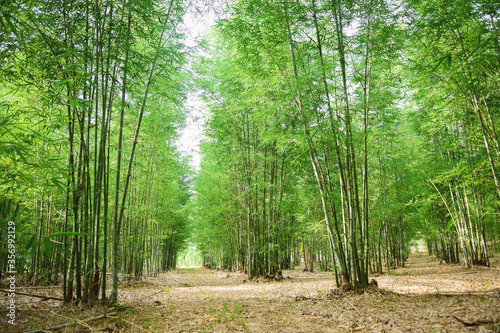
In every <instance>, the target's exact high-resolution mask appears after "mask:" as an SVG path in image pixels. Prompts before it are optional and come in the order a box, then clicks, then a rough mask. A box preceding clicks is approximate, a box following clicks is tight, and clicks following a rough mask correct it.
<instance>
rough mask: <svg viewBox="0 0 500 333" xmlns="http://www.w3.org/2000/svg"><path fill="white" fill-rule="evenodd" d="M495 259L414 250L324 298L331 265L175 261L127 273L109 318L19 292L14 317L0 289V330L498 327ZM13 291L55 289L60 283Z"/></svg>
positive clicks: (498, 266)
mask: <svg viewBox="0 0 500 333" xmlns="http://www.w3.org/2000/svg"><path fill="white" fill-rule="evenodd" d="M496 258H497V259H496V260H495V259H493V260H492V267H491V268H474V269H469V270H467V269H465V268H464V267H463V266H462V265H453V264H440V263H439V261H438V260H437V259H436V258H435V257H430V256H428V255H427V254H425V253H422V252H417V253H413V254H412V255H411V256H410V259H409V261H408V262H407V265H406V267H405V268H398V269H395V270H391V271H390V272H389V273H386V274H384V275H382V276H379V277H376V278H375V279H376V280H377V281H378V286H379V288H378V289H376V288H370V289H367V290H365V292H364V293H352V292H351V293H348V294H346V295H343V296H338V297H334V298H332V299H329V298H327V296H326V295H327V293H328V291H329V290H330V289H332V288H334V285H335V282H334V279H333V278H332V273H331V272H317V273H309V272H302V269H301V268H299V267H297V269H295V270H289V271H284V272H283V275H284V276H285V277H289V279H288V278H286V279H285V281H283V282H274V281H273V282H265V281H264V279H259V280H252V281H251V282H248V281H246V276H245V275H244V274H243V273H238V272H229V273H228V272H220V271H210V270H206V269H203V268H185V269H177V270H175V271H173V272H169V273H166V274H162V275H161V276H159V277H146V278H144V279H143V280H141V281H137V282H124V283H123V284H122V285H121V286H120V288H119V290H118V292H119V301H120V304H121V307H120V308H119V309H115V310H111V311H112V312H115V314H113V315H110V316H108V317H107V318H102V319H96V320H91V321H87V320H88V319H89V318H94V317H96V316H99V315H102V314H104V313H106V309H105V308H104V307H101V306H94V307H92V308H90V309H89V308H83V307H80V306H62V305H61V302H60V301H56V300H43V299H39V298H32V297H28V296H22V295H17V296H16V303H17V305H18V309H17V312H16V324H17V325H16V326H15V327H12V326H11V325H8V324H7V323H6V318H7V317H6V314H7V311H6V306H7V305H6V304H7V300H8V299H7V297H6V296H5V295H4V294H0V307H1V308H0V330H2V332H27V331H33V330H37V329H44V328H45V329H46V328H49V327H52V326H56V325H61V324H65V323H71V322H78V323H79V325H77V326H76V327H70V328H64V329H61V330H60V331H59V332H297V333H298V332H500V257H499V256H497V257H496ZM17 291H22V292H28V293H34V294H44V295H53V296H58V297H61V296H60V294H61V290H60V288H53V287H52V288H45V289H43V288H39V289H35V288H33V287H31V288H22V287H18V288H17Z"/></svg>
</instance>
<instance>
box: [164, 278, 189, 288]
mask: <svg viewBox="0 0 500 333" xmlns="http://www.w3.org/2000/svg"><path fill="white" fill-rule="evenodd" d="M167 278H171V279H172V280H175V281H176V282H177V283H178V284H180V285H181V286H183V287H187V286H189V285H188V284H187V283H184V282H181V281H179V280H177V279H176V278H174V277H173V276H172V275H170V276H167Z"/></svg>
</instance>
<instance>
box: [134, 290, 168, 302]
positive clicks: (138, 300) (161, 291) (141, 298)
mask: <svg viewBox="0 0 500 333" xmlns="http://www.w3.org/2000/svg"><path fill="white" fill-rule="evenodd" d="M162 292H163V290H160V291H158V292H156V293H154V294H151V295H148V296H144V297H143V298H141V299H139V300H137V301H135V302H136V303H139V302H140V301H142V300H143V299H146V298H150V297H151V296H154V295H156V294H159V293H162Z"/></svg>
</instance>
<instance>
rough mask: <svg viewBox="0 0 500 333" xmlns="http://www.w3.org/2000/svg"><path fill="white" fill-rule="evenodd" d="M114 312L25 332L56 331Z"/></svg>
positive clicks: (104, 316) (111, 313)
mask: <svg viewBox="0 0 500 333" xmlns="http://www.w3.org/2000/svg"><path fill="white" fill-rule="evenodd" d="M115 314H116V312H110V313H107V314H104V315H100V316H97V317H94V318H90V319H87V320H82V321H74V322H72V323H67V324H62V325H58V326H53V327H48V328H43V329H41V330H35V331H29V332H26V333H39V332H45V331H57V330H60V329H62V328H66V327H72V326H76V325H81V323H85V322H88V321H92V320H97V319H101V318H106V317H107V316H111V315H115Z"/></svg>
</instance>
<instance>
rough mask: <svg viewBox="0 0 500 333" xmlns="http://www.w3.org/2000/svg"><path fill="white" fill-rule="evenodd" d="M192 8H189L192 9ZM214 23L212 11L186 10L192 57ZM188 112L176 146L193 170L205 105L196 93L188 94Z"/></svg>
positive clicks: (198, 148)
mask: <svg viewBox="0 0 500 333" xmlns="http://www.w3.org/2000/svg"><path fill="white" fill-rule="evenodd" d="M192 7H193V6H191V8H192ZM214 23H215V15H214V13H213V12H212V11H209V12H205V13H203V14H200V13H196V12H195V9H194V8H193V9H191V10H188V12H187V13H186V14H185V15H184V24H185V26H186V30H187V31H186V40H185V45H186V47H188V48H190V50H191V52H193V54H192V55H195V56H196V55H199V54H200V50H199V49H198V48H196V45H197V42H196V41H197V40H198V39H199V38H201V37H203V36H204V35H205V34H206V32H207V31H208V28H209V27H210V26H211V25H213V24H214ZM186 108H187V110H188V114H187V118H186V127H185V128H184V129H183V130H182V131H180V138H179V140H178V141H177V142H176V145H177V147H178V149H179V151H180V152H181V154H182V155H183V156H189V155H190V156H191V163H190V165H191V167H192V168H193V169H194V170H199V168H200V158H201V156H200V141H201V138H202V133H203V124H204V122H205V119H204V114H206V113H205V105H204V103H203V102H202V101H201V99H200V97H199V95H198V93H197V92H191V93H189V94H188V99H187V105H186Z"/></svg>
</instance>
